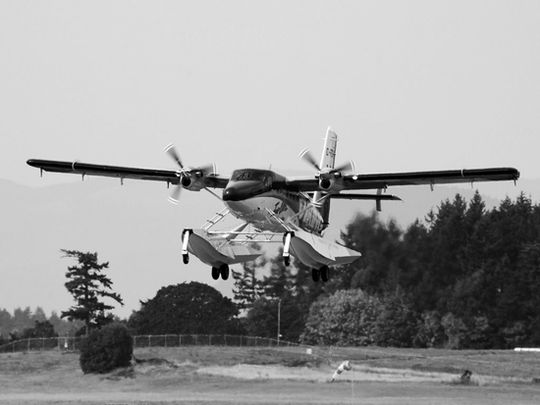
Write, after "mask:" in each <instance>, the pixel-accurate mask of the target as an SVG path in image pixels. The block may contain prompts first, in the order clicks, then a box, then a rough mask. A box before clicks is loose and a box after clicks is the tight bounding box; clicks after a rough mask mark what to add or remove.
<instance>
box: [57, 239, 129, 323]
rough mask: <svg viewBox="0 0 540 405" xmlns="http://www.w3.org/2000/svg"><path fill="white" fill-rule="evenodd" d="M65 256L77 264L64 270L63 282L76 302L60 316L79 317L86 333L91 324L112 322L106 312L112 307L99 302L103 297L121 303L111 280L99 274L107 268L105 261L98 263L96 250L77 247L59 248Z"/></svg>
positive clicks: (70, 318)
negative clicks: (89, 250)
mask: <svg viewBox="0 0 540 405" xmlns="http://www.w3.org/2000/svg"><path fill="white" fill-rule="evenodd" d="M61 251H62V252H63V253H64V255H65V257H70V258H74V259H76V260H77V262H78V264H79V265H78V266H69V267H68V271H67V273H66V277H67V279H68V281H67V282H66V283H65V284H64V285H65V286H66V288H67V290H68V291H69V293H70V294H71V295H72V296H73V298H74V300H75V301H76V305H74V306H72V307H71V308H69V309H68V310H67V311H62V313H61V317H62V318H68V319H69V320H70V321H72V320H81V321H83V322H84V323H85V326H86V333H88V330H89V329H90V328H93V327H100V326H101V325H104V324H106V323H109V322H111V321H112V319H113V317H112V314H110V313H107V312H106V311H109V310H111V309H113V308H114V306H112V305H108V304H106V303H105V302H103V298H110V299H111V300H113V301H115V302H117V303H119V304H120V305H124V302H123V300H122V298H121V297H120V295H119V294H117V293H115V292H114V291H112V284H113V283H112V281H111V279H110V278H109V277H107V276H106V275H105V274H103V270H104V269H107V268H108V267H109V263H108V262H104V263H98V255H97V253H91V252H80V251H77V250H64V249H62V250H61Z"/></svg>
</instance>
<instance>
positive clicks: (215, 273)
mask: <svg viewBox="0 0 540 405" xmlns="http://www.w3.org/2000/svg"><path fill="white" fill-rule="evenodd" d="M212 278H213V279H214V280H217V279H218V278H219V268H217V267H212Z"/></svg>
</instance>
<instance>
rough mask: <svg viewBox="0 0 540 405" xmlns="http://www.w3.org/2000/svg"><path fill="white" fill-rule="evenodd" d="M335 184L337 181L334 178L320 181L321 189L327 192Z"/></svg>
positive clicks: (325, 178)
mask: <svg viewBox="0 0 540 405" xmlns="http://www.w3.org/2000/svg"><path fill="white" fill-rule="evenodd" d="M334 183H335V180H334V179H332V178H328V177H321V178H320V179H319V188H321V189H322V190H325V191H326V190H329V189H331V188H332V186H333V185H334Z"/></svg>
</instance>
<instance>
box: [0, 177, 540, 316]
mask: <svg viewBox="0 0 540 405" xmlns="http://www.w3.org/2000/svg"><path fill="white" fill-rule="evenodd" d="M46 177H47V175H45V178H44V181H43V183H44V186H43V187H26V186H22V185H19V184H16V183H13V182H11V181H8V180H2V179H0V188H1V190H2V192H1V193H2V194H1V195H2V200H1V201H2V202H1V209H0V276H1V282H0V307H5V308H7V309H10V310H12V309H13V308H14V307H17V306H23V307H24V306H31V307H36V306H38V305H39V306H42V307H43V308H44V309H45V310H46V311H50V310H52V309H56V310H62V309H65V308H67V307H69V306H70V305H71V304H72V302H71V297H70V296H69V295H68V294H67V292H66V290H65V288H64V286H63V284H64V282H65V277H64V273H65V270H66V268H67V266H68V265H70V264H72V262H70V261H68V260H67V259H64V258H62V257H61V254H60V249H63V248H64V249H79V250H84V251H97V252H98V253H99V257H100V260H101V261H109V262H110V271H109V275H110V277H111V278H112V280H113V282H114V287H115V289H116V291H118V292H119V293H120V294H121V295H122V296H123V297H124V300H125V303H126V305H125V307H124V308H122V309H120V310H118V311H116V313H117V314H119V315H120V316H129V314H130V313H131V311H132V310H133V309H137V308H138V306H139V304H138V303H139V300H141V299H142V300H144V299H147V298H150V297H153V296H154V295H155V293H156V292H157V290H158V289H159V288H160V287H162V286H164V285H168V284H174V283H181V282H184V281H190V280H196V281H201V282H204V283H207V284H210V285H213V286H215V287H216V288H218V289H219V290H221V291H222V292H223V293H224V294H227V295H231V287H232V281H231V280H229V281H227V282H223V281H214V280H212V278H211V277H210V270H209V269H208V268H207V266H206V265H203V264H202V263H200V262H199V261H198V260H197V259H195V258H193V260H191V262H190V264H189V265H184V264H182V262H181V256H180V252H179V250H180V232H181V230H182V229H183V228H184V227H199V226H201V225H202V224H203V223H204V222H205V220H206V218H209V217H211V216H213V215H214V213H216V212H218V211H221V210H222V209H223V205H222V204H221V203H220V202H219V201H218V200H217V199H215V197H213V196H211V195H209V194H208V193H205V192H204V191H203V192H200V193H193V192H189V191H185V190H184V191H183V193H182V196H181V202H180V204H179V205H177V206H175V205H171V204H170V203H168V202H167V196H168V190H167V189H166V187H165V186H164V185H163V184H155V183H151V182H130V181H126V182H125V185H124V186H121V185H120V184H119V182H118V181H114V180H112V179H98V178H87V179H86V180H85V181H84V182H80V181H79V182H70V183H66V184H61V185H51V186H47V185H46V181H47V180H46ZM478 186H479V189H480V191H481V194H482V196H483V197H484V199H485V201H486V203H487V205H488V207H492V206H496V205H498V204H499V201H500V199H501V198H504V196H505V195H506V194H508V195H510V197H511V198H515V196H516V195H517V194H519V191H520V190H525V192H526V194H528V195H531V196H532V198H533V200H535V201H537V200H538V198H539V196H540V181H524V180H522V181H520V182H519V184H518V187H514V186H513V185H512V184H509V183H506V184H482V185H478ZM388 192H389V193H392V194H396V195H398V196H400V197H401V198H402V199H403V201H402V202H399V201H398V202H386V203H385V202H383V212H382V213H381V215H382V217H383V218H384V219H388V218H389V217H394V218H395V219H396V220H397V221H398V223H399V224H400V225H401V226H402V227H406V226H407V225H408V224H410V223H411V222H412V221H414V220H415V219H416V218H421V219H422V218H424V216H425V214H426V213H427V212H428V211H429V210H430V209H431V208H432V207H436V206H437V205H438V204H439V203H440V201H441V200H444V199H446V198H450V199H452V198H453V197H454V195H455V194H456V193H457V192H459V193H461V194H462V195H464V196H465V198H466V199H470V197H471V196H472V195H473V193H474V189H472V188H454V187H442V186H441V187H435V190H434V191H433V192H431V191H430V189H429V187H425V186H422V187H403V188H399V187H396V188H393V189H391V190H388ZM332 208H333V209H332V214H331V222H332V223H331V227H330V228H329V230H328V236H329V237H331V238H338V237H339V231H340V229H342V228H343V227H344V226H345V225H346V224H347V223H348V222H349V221H350V220H351V218H352V217H353V216H354V215H355V214H356V213H357V212H359V211H361V212H365V213H369V212H370V211H371V210H373V209H374V204H373V203H370V202H353V201H334V202H333V203H332Z"/></svg>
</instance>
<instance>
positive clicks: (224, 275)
mask: <svg viewBox="0 0 540 405" xmlns="http://www.w3.org/2000/svg"><path fill="white" fill-rule="evenodd" d="M219 272H220V273H221V278H222V279H223V280H227V279H228V278H229V265H228V264H222V265H221V267H220V268H219Z"/></svg>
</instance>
